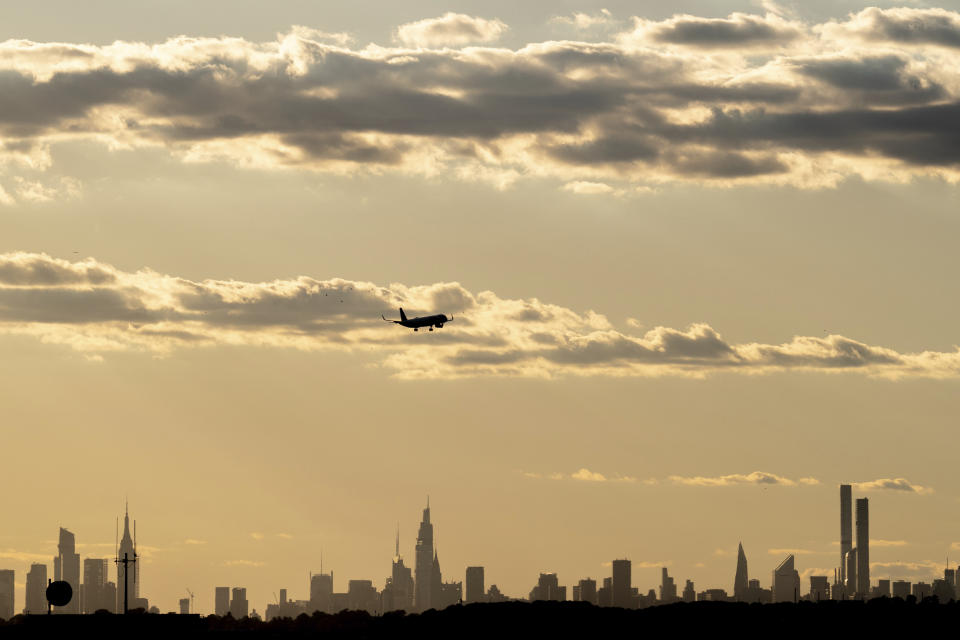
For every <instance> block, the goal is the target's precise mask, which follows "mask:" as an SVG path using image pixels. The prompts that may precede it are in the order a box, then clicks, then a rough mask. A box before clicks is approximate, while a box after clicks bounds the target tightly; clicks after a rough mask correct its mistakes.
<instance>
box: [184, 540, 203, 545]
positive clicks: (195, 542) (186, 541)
mask: <svg viewBox="0 0 960 640" xmlns="http://www.w3.org/2000/svg"><path fill="white" fill-rule="evenodd" d="M183 544H188V545H201V544H207V541H206V540H195V539H194V538H187V539H186V540H184V541H183Z"/></svg>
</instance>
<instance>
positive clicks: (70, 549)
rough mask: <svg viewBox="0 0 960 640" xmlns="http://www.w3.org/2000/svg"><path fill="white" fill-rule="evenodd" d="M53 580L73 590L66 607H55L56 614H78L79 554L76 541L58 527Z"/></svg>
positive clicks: (74, 537) (66, 531) (71, 535)
mask: <svg viewBox="0 0 960 640" xmlns="http://www.w3.org/2000/svg"><path fill="white" fill-rule="evenodd" d="M53 579H54V580H63V581H64V582H67V583H69V584H70V588H71V589H73V598H71V599H70V602H68V603H67V605H66V606H63V607H56V609H55V611H56V612H57V613H80V554H78V553H77V539H76V536H74V535H73V534H72V533H71V532H70V531H68V530H67V529H64V528H63V527H60V540H59V542H58V544H57V556H56V557H55V558H54V559H53Z"/></svg>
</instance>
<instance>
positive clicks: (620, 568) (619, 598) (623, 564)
mask: <svg viewBox="0 0 960 640" xmlns="http://www.w3.org/2000/svg"><path fill="white" fill-rule="evenodd" d="M612 568H613V576H612V577H613V581H612V587H613V589H612V591H613V593H612V596H613V606H615V607H623V608H624V609H632V608H633V598H632V597H631V595H632V593H631V591H630V590H631V588H632V586H633V575H632V574H633V564H632V563H631V562H630V561H629V560H626V559H624V560H614V561H613V565H612Z"/></svg>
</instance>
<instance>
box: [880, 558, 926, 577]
mask: <svg viewBox="0 0 960 640" xmlns="http://www.w3.org/2000/svg"><path fill="white" fill-rule="evenodd" d="M870 573H871V574H873V575H875V576H883V577H886V578H891V579H897V580H899V579H910V580H929V579H930V578H931V577H943V562H942V561H941V562H934V561H932V560H927V561H916V562H902V561H897V562H871V563H870Z"/></svg>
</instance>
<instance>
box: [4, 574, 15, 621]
mask: <svg viewBox="0 0 960 640" xmlns="http://www.w3.org/2000/svg"><path fill="white" fill-rule="evenodd" d="M14 584H15V580H14V571H13V569H0V620H9V619H10V618H12V617H13V608H14V592H13V589H14Z"/></svg>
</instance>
